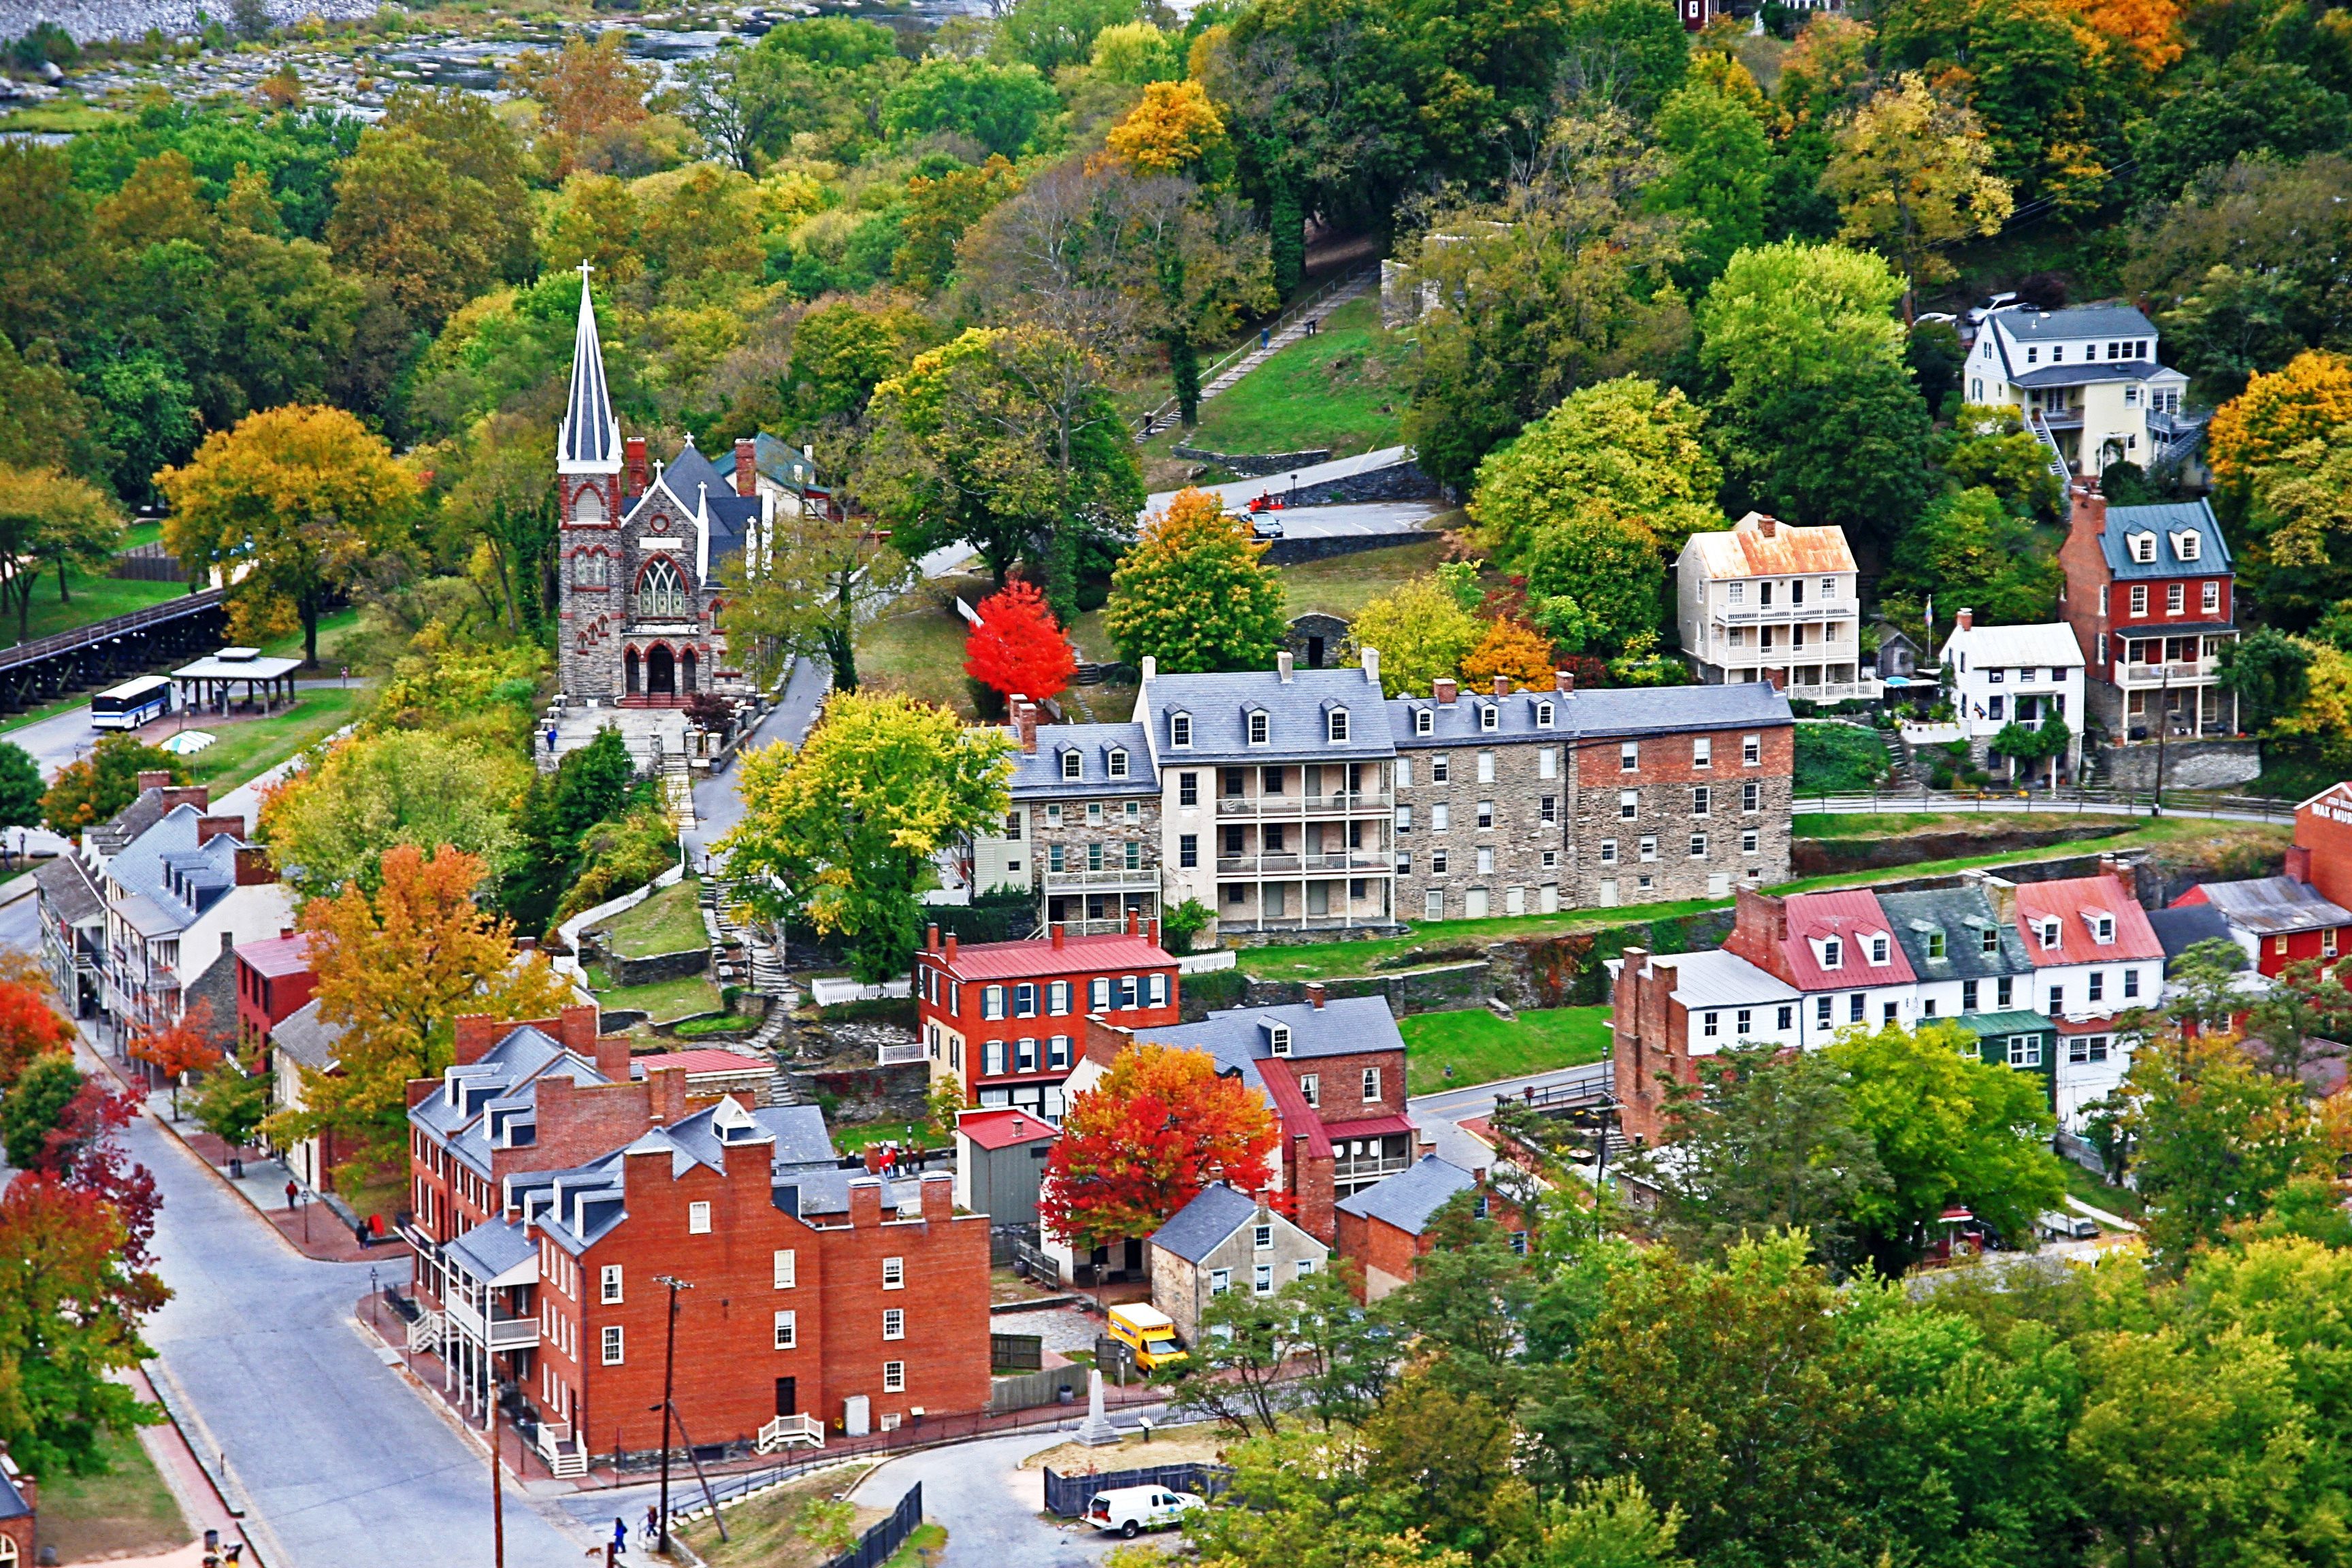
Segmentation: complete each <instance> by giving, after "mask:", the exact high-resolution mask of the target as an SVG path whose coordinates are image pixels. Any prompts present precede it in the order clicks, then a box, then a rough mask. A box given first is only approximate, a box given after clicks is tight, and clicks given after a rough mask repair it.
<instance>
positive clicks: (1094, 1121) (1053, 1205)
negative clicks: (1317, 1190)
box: [1037, 1045, 1275, 1251]
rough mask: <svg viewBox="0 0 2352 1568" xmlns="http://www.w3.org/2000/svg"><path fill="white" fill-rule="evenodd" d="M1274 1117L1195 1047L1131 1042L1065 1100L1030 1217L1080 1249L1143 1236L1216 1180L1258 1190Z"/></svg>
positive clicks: (1270, 1144) (1271, 1140) (1265, 1167)
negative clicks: (1097, 1077)
mask: <svg viewBox="0 0 2352 1568" xmlns="http://www.w3.org/2000/svg"><path fill="white" fill-rule="evenodd" d="M1274 1139H1275V1128H1274V1117H1273V1114H1272V1113H1271V1112H1270V1111H1268V1110H1266V1108H1265V1103H1264V1102H1263V1101H1262V1100H1259V1099H1258V1097H1257V1096H1256V1094H1255V1093H1254V1092H1252V1091H1251V1089H1249V1088H1248V1087H1247V1086H1245V1085H1244V1083H1243V1082H1242V1081H1241V1080H1240V1079H1236V1078H1221V1077H1219V1076H1218V1074H1217V1064H1216V1062H1215V1060H1214V1059H1213V1058H1211V1057H1210V1056H1209V1054H1208V1053H1207V1052H1205V1051H1195V1050H1187V1049H1185V1048H1184V1047H1180V1046H1153V1045H1141V1046H1137V1047H1133V1048H1132V1049H1129V1050H1125V1051H1121V1052H1120V1053H1119V1055H1118V1059H1117V1060H1115V1061H1114V1062H1112V1063H1111V1067H1110V1071H1109V1072H1108V1073H1107V1074H1105V1075H1104V1077H1103V1079H1102V1081H1101V1082H1100V1083H1098V1084H1097V1085H1096V1086H1095V1087H1094V1088H1092V1089H1087V1091H1086V1092H1085V1093H1083V1094H1080V1095H1079V1096H1078V1097H1077V1099H1076V1100H1073V1101H1072V1102H1071V1104H1070V1109H1069V1114H1068V1115H1067V1116H1066V1118H1064V1120H1063V1122H1062V1136H1061V1137H1060V1139H1058V1140H1057V1141H1056V1142H1055V1144H1054V1152H1052V1153H1051V1154H1050V1155H1048V1156H1047V1157H1046V1160H1045V1184H1044V1188H1043V1190H1042V1191H1041V1192H1040V1194H1038V1199H1037V1213H1038V1215H1039V1217H1040V1218H1041V1219H1042V1220H1043V1221H1044V1222H1045V1228H1046V1229H1047V1230H1049V1231H1051V1232H1052V1233H1053V1234H1054V1235H1055V1236H1056V1237H1060V1238H1061V1239H1062V1240H1064V1241H1066V1242H1067V1243H1069V1244H1070V1245H1071V1246H1072V1247H1075V1248H1077V1249H1079V1250H1082V1251H1092V1250H1093V1249H1094V1248H1096V1247H1101V1246H1105V1245H1107V1244H1108V1243H1110V1242H1113V1241H1118V1240H1122V1239H1125V1238H1127V1237H1138V1236H1149V1235H1150V1233H1151V1232H1152V1231H1154V1230H1156V1229H1158V1228H1159V1227H1160V1222H1161V1221H1163V1220H1165V1219H1166V1218H1167V1217H1168V1216H1169V1215H1172V1214H1174V1213H1175V1212H1176V1211H1177V1210H1178V1209H1181V1208H1182V1207H1183V1206H1184V1205H1186V1204H1189V1203H1191V1202H1192V1199H1193V1197H1194V1196H1195V1195H1196V1194H1198V1193H1199V1192H1200V1190H1201V1189H1202V1187H1204V1186H1206V1185H1208V1184H1209V1183H1211V1182H1213V1181H1217V1180H1223V1181H1227V1182H1231V1183H1232V1184H1234V1186H1236V1187H1239V1188H1241V1189H1242V1190H1243V1191H1244V1192H1248V1191H1252V1190H1254V1189H1255V1188H1258V1187H1262V1186H1264V1185H1265V1184H1266V1181H1267V1177H1268V1169H1269V1167H1268V1164H1267V1156H1268V1155H1269V1154H1270V1153H1272V1152H1273V1150H1274Z"/></svg>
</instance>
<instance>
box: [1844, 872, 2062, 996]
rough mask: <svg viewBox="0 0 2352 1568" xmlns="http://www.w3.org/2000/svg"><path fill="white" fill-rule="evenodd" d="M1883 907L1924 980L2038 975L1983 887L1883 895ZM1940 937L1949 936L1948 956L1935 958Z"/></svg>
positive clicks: (1889, 926)
mask: <svg viewBox="0 0 2352 1568" xmlns="http://www.w3.org/2000/svg"><path fill="white" fill-rule="evenodd" d="M1878 907H1879V910H1880V911H1881V912H1882V913H1883V914H1884V915H1885V917H1886V925H1887V929H1888V930H1890V931H1893V932H1894V933H1895V941H1896V942H1900V943H1901V944H1902V947H1903V952H1904V956H1905V957H1906V958H1908V959H1909V960H1910V961H1911V971H1912V973H1914V974H1916V975H1917V976H1918V977H1919V978H1920V979H1921V980H1931V981H1932V980H1984V979H1990V978H1998V977H2000V976H2001V975H2005V974H2031V973H2033V963H2032V960H2030V959H2028V958H2027V957H2026V956H2025V943H2024V942H2023V941H2022V940H2021V938H2020V937H2019V936H2018V934H2017V930H2016V928H2015V927H2013V926H2010V925H2006V924H2004V923H2002V921H2001V919H2000V911H1998V910H1995V909H1994V908H1993V905H1992V900H1991V898H1990V897H1989V896H1988V895H1987V894H1986V892H1985V890H1984V889H1983V888H1981V887H1961V888H1936V889H1929V890H1927V891H1926V892H1919V893H1881V894H1879V895H1878ZM1937 931H1942V932H1943V933H1944V956H1943V957H1941V958H1933V957H1930V956H1929V955H1928V949H1929V948H1930V947H1931V946H1932V945H1933V941H1932V939H1933V936H1934V933H1935V932H1937ZM1986 931H1991V932H1993V933H1994V940H1995V942H1996V946H1995V948H1994V951H1992V952H1986V951H1985V950H1984V936H1983V933H1984V932H1986Z"/></svg>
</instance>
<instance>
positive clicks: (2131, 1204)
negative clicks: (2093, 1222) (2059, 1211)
mask: <svg viewBox="0 0 2352 1568" xmlns="http://www.w3.org/2000/svg"><path fill="white" fill-rule="evenodd" d="M2058 1165H2059V1168H2060V1169H2061V1170H2063V1171H2064V1172H2065V1173H2066V1195H2067V1196H2069V1197H2075V1198H2080V1199H2082V1200H2083V1201H2084V1203H2086V1204H2088V1205H2091V1206H2092V1207H2093V1208H2095V1209H2105V1210H2106V1211H2107V1212H2108V1213H2109V1214H2114V1215H2123V1216H2124V1218H2126V1219H2128V1220H2137V1219H2138V1218H2139V1217H2140V1215H2143V1214H2145V1213H2146V1212H2147V1210H2146V1207H2145V1205H2142V1204H2141V1202H2140V1197H2139V1194H2137V1193H2136V1192H2134V1191H2132V1190H2131V1189H2130V1188H2129V1187H2111V1186H2109V1185H2107V1184H2106V1183H2105V1182H2103V1181H2101V1180H2099V1178H2098V1177H2097V1176H2095V1175H2094V1174H2092V1173H2090V1172H2088V1171H2086V1170H2084V1169H2083V1167H2082V1166H2080V1165H2078V1164H2076V1163H2074V1161H2072V1160H2068V1159H2063V1158H2062V1159H2061V1160H2060V1161H2059V1162H2058Z"/></svg>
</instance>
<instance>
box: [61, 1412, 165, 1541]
mask: <svg viewBox="0 0 2352 1568" xmlns="http://www.w3.org/2000/svg"><path fill="white" fill-rule="evenodd" d="M98 1451H99V1454H100V1457H102V1458H104V1459H105V1460H106V1462H107V1468H106V1470H105V1471H104V1473H102V1474H99V1475H91V1476H77V1475H75V1474H73V1473H72V1472H71V1471H69V1470H65V1469H62V1468H48V1469H45V1470H43V1471H42V1472H41V1478H40V1480H41V1542H42V1544H43V1545H45V1546H55V1547H56V1548H57V1549H58V1559H59V1561H61V1562H66V1563H87V1562H89V1561H92V1560H93V1559H98V1558H106V1557H147V1556H152V1555H157V1554H160V1553H162V1552H170V1551H173V1550H176V1549H177V1548H179V1547H182V1546H185V1545H186V1544H187V1543H188V1542H190V1541H191V1540H193V1539H194V1535H195V1531H193V1530H191V1529H190V1528H189V1526H188V1521H187V1520H186V1519H185V1518H184V1517H183V1516H182V1515H181V1512H180V1505H179V1504H178V1503H177V1502H175V1501H174V1500H173V1498H172V1492H171V1489H170V1488H168V1487H166V1486H165V1485H164V1484H163V1476H162V1475H161V1474H160V1473H158V1472H157V1470H156V1468H155V1462H154V1461H153V1460H152V1459H150V1458H148V1457H147V1449H146V1447H145V1446H144V1445H142V1443H141V1442H140V1441H139V1438H138V1436H137V1435H136V1434H132V1433H114V1434H110V1435H108V1436H102V1437H100V1439H99V1440H98Z"/></svg>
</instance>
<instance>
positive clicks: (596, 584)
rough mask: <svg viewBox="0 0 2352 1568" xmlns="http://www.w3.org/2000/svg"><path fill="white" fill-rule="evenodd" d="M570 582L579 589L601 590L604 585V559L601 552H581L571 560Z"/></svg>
mask: <svg viewBox="0 0 2352 1568" xmlns="http://www.w3.org/2000/svg"><path fill="white" fill-rule="evenodd" d="M572 584H573V585H574V586H576V587H581V588H601V587H603V586H604V554H603V553H602V552H594V551H586V550H583V551H582V552H580V553H579V554H577V555H575V556H573V557H572Z"/></svg>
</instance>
